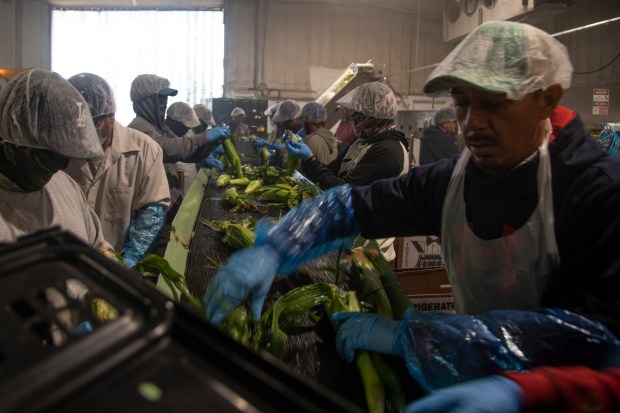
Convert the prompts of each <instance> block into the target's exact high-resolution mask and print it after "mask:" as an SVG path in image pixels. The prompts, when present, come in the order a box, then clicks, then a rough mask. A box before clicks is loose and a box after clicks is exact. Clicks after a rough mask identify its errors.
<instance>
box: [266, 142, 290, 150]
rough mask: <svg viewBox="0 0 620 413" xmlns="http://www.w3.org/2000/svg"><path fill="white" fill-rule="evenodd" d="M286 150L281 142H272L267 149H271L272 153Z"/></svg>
mask: <svg viewBox="0 0 620 413" xmlns="http://www.w3.org/2000/svg"><path fill="white" fill-rule="evenodd" d="M284 148H286V144H284V143H283V142H272V143H270V144H269V149H273V150H274V151H281V150H282V149H284Z"/></svg>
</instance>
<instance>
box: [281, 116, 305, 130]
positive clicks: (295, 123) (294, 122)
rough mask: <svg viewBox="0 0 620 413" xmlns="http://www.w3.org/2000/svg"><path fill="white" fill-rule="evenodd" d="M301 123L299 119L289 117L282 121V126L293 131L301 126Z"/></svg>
mask: <svg viewBox="0 0 620 413" xmlns="http://www.w3.org/2000/svg"><path fill="white" fill-rule="evenodd" d="M302 123H303V121H302V120H301V119H289V120H287V121H286V122H284V127H285V128H286V129H289V130H292V131H293V132H295V131H297V130H298V129H299V128H300V127H301V124H302Z"/></svg>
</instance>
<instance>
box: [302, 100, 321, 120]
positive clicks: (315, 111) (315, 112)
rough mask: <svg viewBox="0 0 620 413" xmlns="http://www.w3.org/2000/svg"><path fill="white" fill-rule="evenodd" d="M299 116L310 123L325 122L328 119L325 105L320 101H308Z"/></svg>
mask: <svg viewBox="0 0 620 413" xmlns="http://www.w3.org/2000/svg"><path fill="white" fill-rule="evenodd" d="M297 117H298V118H301V120H303V121H304V122H308V123H324V122H325V121H326V120H327V111H326V110H325V106H323V105H321V104H320V103H319V102H308V103H306V104H305V105H304V107H303V108H302V109H301V111H300V112H299V114H298V115H297Z"/></svg>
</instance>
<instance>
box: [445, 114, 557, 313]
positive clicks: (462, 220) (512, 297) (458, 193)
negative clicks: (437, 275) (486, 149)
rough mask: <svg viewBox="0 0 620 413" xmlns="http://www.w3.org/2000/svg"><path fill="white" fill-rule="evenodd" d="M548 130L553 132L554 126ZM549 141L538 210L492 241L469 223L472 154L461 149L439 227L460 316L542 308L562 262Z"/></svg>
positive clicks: (542, 158) (540, 167)
mask: <svg viewBox="0 0 620 413" xmlns="http://www.w3.org/2000/svg"><path fill="white" fill-rule="evenodd" d="M547 126H548V131H549V130H550V126H551V125H550V124H548V125H547ZM548 137H549V133H547V137H546V138H545V139H544V142H543V143H542V144H541V145H540V147H539V148H538V152H539V155H540V159H539V163H538V172H537V178H536V181H537V185H538V204H537V206H536V209H535V210H534V212H533V213H532V215H531V216H530V218H529V219H528V221H527V222H526V223H525V224H524V225H523V226H522V227H521V228H519V229H518V230H517V231H516V232H514V233H513V234H511V235H508V236H505V237H501V238H497V239H493V240H483V239H480V238H478V237H477V236H476V235H475V234H474V233H473V231H472V230H471V229H470V228H469V226H468V225H467V219H466V216H465V202H464V195H463V189H464V176H465V167H466V166H467V162H468V161H469V158H470V155H471V152H470V151H469V149H467V148H464V149H463V153H462V154H461V156H460V158H459V160H458V162H457V164H456V167H455V169H454V172H453V173H452V177H451V179H450V184H449V186H448V191H447V193H446V198H445V201H444V206H443V211H442V225H441V244H442V248H443V259H444V263H445V265H446V270H447V272H448V276H449V279H450V283H451V284H452V291H453V293H454V301H455V305H456V311H457V313H461V314H480V313H482V312H484V311H487V310H491V309H514V310H531V309H535V308H539V307H540V299H541V295H542V292H543V290H544V288H545V286H546V284H547V279H548V277H549V275H550V273H551V270H552V268H554V267H556V266H557V265H558V264H559V261H560V259H559V254H558V247H557V244H556V239H555V232H554V227H553V221H554V213H553V195H552V191H551V164H550V161H549V154H548V151H547V142H548Z"/></svg>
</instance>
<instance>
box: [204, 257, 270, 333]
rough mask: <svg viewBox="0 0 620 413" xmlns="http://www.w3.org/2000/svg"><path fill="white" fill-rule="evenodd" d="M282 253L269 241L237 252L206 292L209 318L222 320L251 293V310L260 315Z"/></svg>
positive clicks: (205, 298)
mask: <svg viewBox="0 0 620 413" xmlns="http://www.w3.org/2000/svg"><path fill="white" fill-rule="evenodd" d="M280 261H281V259H280V255H279V254H278V253H277V252H276V251H275V250H274V249H273V248H271V247H270V246H269V245H260V246H254V247H250V248H246V249H243V250H240V251H237V252H235V253H234V254H233V255H231V256H230V257H229V258H228V261H227V262H226V263H225V264H224V266H223V267H221V268H220V269H219V270H218V272H217V273H216V274H215V278H214V279H213V281H212V282H211V284H210V285H209V288H208V289H207V292H206V293H205V296H204V304H205V311H206V315H207V319H208V320H210V321H211V322H212V323H214V324H219V323H221V322H222V321H224V319H225V318H226V316H227V315H228V313H229V312H230V311H231V310H233V309H234V308H235V307H237V306H238V305H239V303H240V302H241V301H243V300H244V299H245V298H246V297H247V296H248V294H249V295H251V311H252V317H253V318H254V319H255V320H258V319H260V316H261V313H262V311H263V302H264V301H265V296H266V295H267V293H268V292H269V288H270V287H271V282H272V281H273V278H274V277H275V275H276V272H277V271H278V267H279V266H280Z"/></svg>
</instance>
